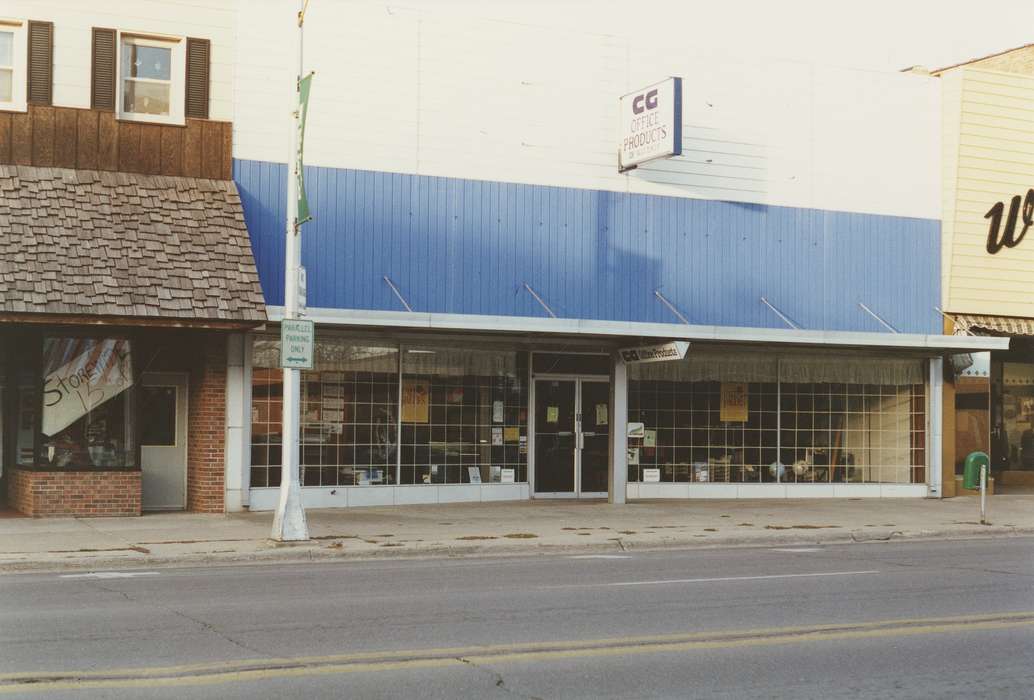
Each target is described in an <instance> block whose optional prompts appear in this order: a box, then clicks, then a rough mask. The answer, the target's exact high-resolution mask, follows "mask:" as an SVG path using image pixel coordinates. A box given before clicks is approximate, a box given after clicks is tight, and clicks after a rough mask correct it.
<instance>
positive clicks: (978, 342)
mask: <svg viewBox="0 0 1034 700" xmlns="http://www.w3.org/2000/svg"><path fill="white" fill-rule="evenodd" d="M267 313H268V314H269V319H270V320H271V321H274V322H276V321H279V320H280V319H281V318H283V308H282V307H277V306H270V307H267ZM306 313H307V316H308V318H311V319H312V320H314V321H315V322H316V323H319V324H326V325H331V326H333V325H337V326H352V327H387V328H397V329H416V328H419V329H428V330H438V331H461V332H462V331H466V332H494V333H520V334H522V335H529V334H535V335H542V336H554V337H555V336H575V337H583V338H614V339H617V338H664V339H666V340H688V341H690V342H693V341H713V342H722V343H764V344H773V345H794V346H818V347H845V348H886V349H892V348H897V349H907V350H911V351H919V352H928V353H930V354H931V355H940V354H943V353H968V352H981V351H986V350H1008V349H1009V339H1008V338H993V337H984V336H972V335H934V334H931V335H924V334H919V333H890V332H888V333H863V332H856V331H823V330H805V329H791V328H741V327H736V326H704V325H690V324H681V323H639V322H635V321H596V320H587V319H568V318H531V317H526V316H477V315H466V314H434V313H417V312H408V311H364V310H358V309H318V308H309V309H308V311H307V312H306Z"/></svg>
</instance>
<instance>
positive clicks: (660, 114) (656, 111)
mask: <svg viewBox="0 0 1034 700" xmlns="http://www.w3.org/2000/svg"><path fill="white" fill-rule="evenodd" d="M619 109H620V112H621V134H620V136H619V138H620V141H619V142H618V172H625V171H626V170H632V169H633V168H636V167H637V166H639V165H640V164H642V163H645V162H647V161H651V160H654V159H656V158H668V157H670V156H678V155H682V78H668V79H667V80H662V81H661V82H659V83H654V84H653V85H647V86H646V87H644V88H641V89H639V90H635V91H633V92H630V93H628V94H627V95H622V96H621V100H620V105H619Z"/></svg>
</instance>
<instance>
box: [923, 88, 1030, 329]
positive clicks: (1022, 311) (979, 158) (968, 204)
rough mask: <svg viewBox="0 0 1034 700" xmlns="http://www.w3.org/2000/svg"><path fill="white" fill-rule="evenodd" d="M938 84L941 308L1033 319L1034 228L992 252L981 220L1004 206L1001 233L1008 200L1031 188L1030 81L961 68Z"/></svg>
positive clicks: (985, 228)
mask: <svg viewBox="0 0 1034 700" xmlns="http://www.w3.org/2000/svg"><path fill="white" fill-rule="evenodd" d="M942 79H943V80H944V81H945V83H944V120H943V129H944V152H943V157H944V161H943V163H944V166H943V167H944V189H943V206H944V222H943V229H942V230H943V240H944V246H943V249H942V261H943V262H944V265H943V266H942V268H941V269H942V274H943V287H942V290H943V291H942V296H943V298H944V304H945V310H946V311H948V312H949V313H976V314H998V315H1007V316H1025V317H1032V318H1034V293H1032V292H1034V228H1032V230H1031V231H1030V232H1029V233H1028V236H1027V238H1025V239H1024V240H1023V241H1022V242H1021V243H1020V244H1019V245H1018V246H1016V247H1015V248H1003V249H1002V250H1000V251H999V252H998V253H997V254H995V255H990V254H989V253H988V252H987V250H986V247H985V246H986V242H987V232H988V224H989V221H988V220H987V219H985V218H984V215H985V214H986V213H987V212H988V210H989V209H991V207H992V206H994V204H995V203H996V202H1003V204H1004V205H1005V212H1004V214H1003V216H1002V226H1003V228H1004V225H1005V219H1006V218H1007V217H1008V210H1009V203H1010V200H1011V199H1012V197H1014V196H1015V195H1020V196H1021V197H1022V196H1024V195H1026V193H1027V190H1028V189H1030V188H1032V187H1034V76H1030V75H1017V74H1010V73H1002V72H998V71H993V70H988V69H986V68H975V67H964V68H960V69H957V70H952V71H949V72H948V73H945V74H944V75H943V78H942ZM1022 226H1023V224H1022V221H1021V222H1018V224H1017V227H1016V233H1017V235H1018V234H1019V232H1020V230H1021V229H1022Z"/></svg>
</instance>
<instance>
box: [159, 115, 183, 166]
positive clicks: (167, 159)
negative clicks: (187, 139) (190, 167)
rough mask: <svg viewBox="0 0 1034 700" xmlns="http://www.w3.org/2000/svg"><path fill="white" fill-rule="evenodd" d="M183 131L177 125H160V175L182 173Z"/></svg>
mask: <svg viewBox="0 0 1034 700" xmlns="http://www.w3.org/2000/svg"><path fill="white" fill-rule="evenodd" d="M183 132H184V129H181V128H180V127H178V126H164V127H162V136H161V140H162V143H161V149H162V155H161V159H162V175H172V176H174V177H175V176H179V175H182V174H183Z"/></svg>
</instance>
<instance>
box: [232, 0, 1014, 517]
mask: <svg viewBox="0 0 1034 700" xmlns="http://www.w3.org/2000/svg"><path fill="white" fill-rule="evenodd" d="M383 9H384V8H380V7H376V6H362V7H359V6H349V7H340V6H330V5H323V6H315V5H314V6H313V7H311V8H310V10H309V12H310V14H309V19H308V21H307V23H306V40H305V47H306V69H307V70H308V69H312V70H316V72H317V78H316V81H317V82H316V83H314V89H313V97H312V101H311V103H310V110H309V115H310V116H309V122H308V126H307V132H306V139H305V144H306V145H305V148H306V162H307V164H308V165H307V168H306V189H307V193H308V200H309V205H310V207H311V209H312V212H313V216H314V219H313V220H312V221H311V222H309V223H306V224H305V226H304V227H303V232H302V263H303V265H304V266H305V268H306V272H307V275H306V277H307V280H308V282H307V290H306V295H307V309H306V312H305V313H306V317H307V318H310V319H312V320H314V321H315V322H316V327H317V335H316V339H317V342H316V352H315V363H314V367H313V369H312V370H311V371H305V372H303V378H302V382H303V383H302V408H301V446H300V455H299V457H300V463H301V473H302V485H303V501H304V503H305V504H306V505H307V506H309V507H333V506H357V505H374V504H377V505H386V504H405V503H444V502H451V501H490V500H501V499H505V500H515V499H516V500H519V499H530V498H534V499H539V498H582V497H584V498H609V499H611V500H612V501H614V502H623V501H624V500H626V499H642V498H738V497H744V498H746V497H776V498H785V497H806V496H820V497H839V496H844V497H848V496H854V497H863V496H877V497H878V496H887V497H890V496H903V497H927V496H934V497H937V496H940V495H941V494H942V490H941V489H942V479H941V476H942V465H941V458H942V445H941V428H942V423H941V415H942V411H941V399H942V393H941V392H942V385H943V376H944V359H945V358H947V357H951V356H953V355H955V354H958V353H971V352H979V351H982V350H990V349H998V348H1004V347H1005V341H1003V340H1001V339H997V338H987V337H977V336H955V335H943V334H942V330H943V327H942V322H941V317H940V314H939V313H938V311H937V307H938V305H939V304H940V300H941V288H940V287H941V276H940V269H939V263H938V261H939V260H940V256H941V231H940V216H941V214H940V212H941V190H940V168H939V167H936V166H931V164H932V163H933V164H936V163H939V161H940V156H939V154H940V149H941V141H940V135H939V134H937V133H931V131H930V130H929V129H928V124H929V123H930V121H931V120H939V119H940V110H941V99H940V83H939V82H938V81H937V80H936V79H934V78H930V77H928V76H917V75H908V74H886V75H883V74H873V73H871V72H864V73H863V72H855V71H850V70H842V69H833V68H827V67H824V66H817V65H805V64H801V63H797V62H785V63H781V62H778V61H777V62H767V63H764V64H762V63H760V62H759V63H758V64H756V65H755V64H749V63H748V62H745V61H741V62H738V63H736V64H735V65H733V64H732V63H729V62H723V61H722V60H721V59H716V58H714V57H706V56H705V57H701V56H695V55H692V54H691V53H688V52H687V51H686V50H685V49H684V48H681V49H672V50H670V51H666V50H664V49H659V48H656V47H645V46H641V45H638V44H636V43H635V42H634V41H628V40H623V39H614V38H613V37H599V36H594V35H585V34H579V33H578V32H574V31H570V30H564V29H559V28H541V27H524V26H519V25H512V24H505V23H497V22H479V21H477V20H472V19H470V18H469V17H465V18H464V19H463V22H459V23H457V22H453V21H452V19H453V18H451V17H449V16H447V15H446V14H440V13H439V11H437V10H420V11H413V12H384V11H383ZM441 12H446V11H444V10H443V11H441ZM281 15H283V16H281ZM285 17H286V18H287V21H289V19H290V18H289V16H287V15H284V13H283V12H279V11H273V10H256V13H255V16H254V17H253V18H252V19H253V20H254V21H253V22H252V23H250V24H249V25H248V26H245V25H242V26H241V27H240V29H239V32H238V36H237V42H238V56H240V60H241V65H240V66H239V71H240V72H239V75H238V91H237V95H238V98H237V99H238V100H239V103H238V109H237V113H236V118H235V127H236V131H235V136H236V138H235V141H234V165H233V178H234V181H235V183H236V184H237V187H238V189H239V191H240V194H241V200H242V203H243V207H244V216H245V220H246V222H247V227H248V232H249V234H250V236H251V243H252V248H253V251H254V255H255V260H256V264H257V268H258V272H259V276H260V278H261V283H262V289H263V293H264V297H265V301H266V304H267V311H268V314H269V317H270V320H271V321H272V323H271V324H270V325H269V327H268V328H267V329H266V330H265V331H263V332H257V333H253V334H251V336H250V342H249V344H248V347H247V352H246V354H245V357H244V363H243V364H244V369H243V372H244V375H245V377H246V381H245V382H244V387H245V393H244V394H243V395H242V397H241V398H240V403H241V404H242V405H245V406H251V421H250V426H248V435H247V444H248V445H249V447H250V450H248V453H247V459H246V460H242V462H241V463H240V464H239V465H237V466H236V468H237V469H239V470H240V473H239V476H235V477H233V478H234V479H235V480H237V481H239V483H240V484H241V490H240V493H239V502H240V504H241V505H242V506H247V507H248V508H250V509H252V510H269V509H271V508H273V507H274V506H275V504H276V500H277V487H278V485H279V483H280V476H281V474H280V464H281V461H282V440H281V420H282V389H281V370H280V369H279V339H278V336H277V333H276V330H277V326H276V322H277V321H278V320H279V319H280V318H282V315H283V311H282V303H283V287H284V257H283V245H284V244H283V231H284V217H285V214H284V183H285V178H286V168H285V166H284V165H283V161H284V153H283V148H282V146H281V144H283V143H285V141H286V131H285V129H286V122H285V123H284V124H283V125H282V126H283V127H284V129H281V128H280V127H281V125H280V124H279V123H271V122H270V120H269V119H268V114H267V113H266V112H264V111H262V110H260V109H257V106H258V105H259V104H260V103H261V100H263V99H265V97H264V95H265V93H264V92H263V85H265V84H266V83H268V81H269V80H270V79H271V78H273V77H275V75H276V71H274V70H271V69H270V70H266V69H264V70H263V71H258V70H253V69H254V68H257V66H258V62H257V59H252V58H251V57H253V56H258V55H262V56H263V60H262V65H263V66H264V67H265V68H268V66H269V65H271V64H270V62H269V59H270V57H271V56H272V57H273V58H275V57H277V56H280V53H278V51H280V49H270V48H269V42H268V38H269V32H270V31H271V28H272V27H275V26H280V24H281V23H283V22H284V21H285ZM342 32H344V35H342ZM531 45H534V46H536V47H537V50H536V53H535V55H533V56H527V57H526V60H522V61H518V62H514V61H513V60H511V58H512V57H511V54H510V53H509V49H507V48H506V47H510V46H531ZM288 50H289V47H284V48H283V57H284V61H283V64H284V65H290V62H289V60H288V58H287V56H288ZM374 54H376V55H377V56H379V57H382V58H383V59H384V60H378V61H377V62H374V63H371V62H370V61H369V60H365V59H364V57H365V58H368V57H369V56H370V55H374ZM475 55H476V60H473V57H474V56H475ZM249 61H251V62H250V63H249ZM357 65H361V66H362V67H363V69H362V70H361V71H359V72H358V73H356V72H355V71H352V72H349V71H350V70H351V69H348V68H346V67H348V66H352V67H354V66H357ZM422 66H424V67H425V68H422ZM426 66H434V69H433V70H430V69H427V68H426ZM603 67H606V69H604V68H603ZM282 72H283V76H282V77H284V79H286V80H289V77H288V75H289V74H288V73H287V71H282ZM259 75H261V79H260V78H259ZM667 75H680V76H682V78H683V84H682V95H683V107H684V109H683V116H682V121H681V124H680V127H681V132H682V140H681V146H682V148H681V155H678V156H676V157H673V158H669V159H666V160H660V161H654V162H652V163H649V164H645V165H641V166H640V167H639V168H637V169H635V170H631V171H629V172H626V173H623V174H619V173H618V172H617V163H616V161H615V159H614V152H615V149H616V145H617V144H616V141H615V137H616V132H615V129H614V125H615V124H616V123H617V122H618V114H617V110H618V98H619V96H620V95H623V94H626V93H628V92H630V91H631V90H634V89H635V88H637V87H639V86H642V85H649V84H650V83H651V82H656V81H657V80H660V79H661V78H663V77H665V76H667ZM356 80H359V81H360V82H361V83H362V86H363V90H362V93H363V99H362V100H361V101H359V102H357V101H355V100H353V99H352V97H351V96H352V94H353V89H354V88H355V82H354V81H356ZM346 84H348V85H350V86H352V87H350V88H349V90H348V91H347V95H346V94H345V93H342V92H341V91H340V90H339V88H340V87H341V86H344V85H346ZM321 86H322V87H321ZM672 341H688V342H689V343H690V347H689V351H688V353H687V354H686V356H685V358H684V359H675V360H670V361H666V362H655V363H638V362H634V361H632V362H629V361H626V359H627V357H629V356H628V355H623V354H622V353H621V352H620V351H621V350H622V349H628V348H635V347H641V346H649V345H657V344H666V343H669V342H672ZM623 358H626V359H623ZM229 468H230V469H233V468H235V467H233V466H230V467H229ZM228 478H229V476H228Z"/></svg>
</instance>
